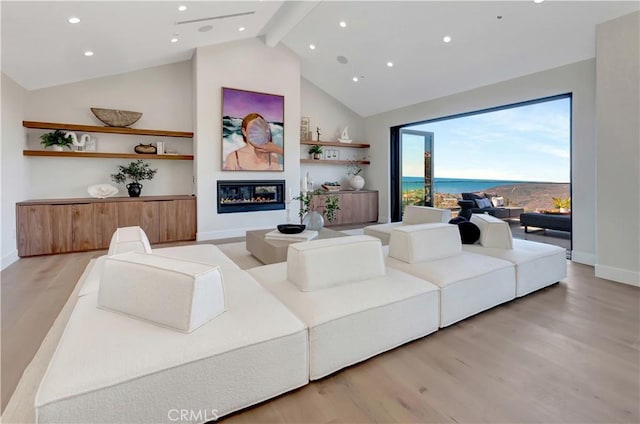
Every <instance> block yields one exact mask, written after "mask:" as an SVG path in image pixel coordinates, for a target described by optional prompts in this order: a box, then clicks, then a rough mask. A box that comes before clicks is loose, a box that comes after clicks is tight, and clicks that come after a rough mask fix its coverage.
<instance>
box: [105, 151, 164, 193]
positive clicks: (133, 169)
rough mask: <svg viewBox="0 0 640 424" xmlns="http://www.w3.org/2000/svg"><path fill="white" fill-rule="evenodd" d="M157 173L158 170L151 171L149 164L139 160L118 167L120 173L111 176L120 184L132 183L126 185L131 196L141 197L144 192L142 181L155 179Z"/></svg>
mask: <svg viewBox="0 0 640 424" xmlns="http://www.w3.org/2000/svg"><path fill="white" fill-rule="evenodd" d="M156 172H158V170H157V169H151V167H150V166H149V164H148V163H146V162H145V161H143V160H142V159H138V160H137V161H135V162H131V163H130V164H129V165H127V166H122V165H118V172H117V173H116V174H111V179H112V180H113V181H115V182H116V183H119V184H124V183H126V182H127V181H131V183H129V184H127V185H126V187H127V190H128V191H129V196H130V197H140V193H141V192H142V184H140V181H143V180H151V179H153V177H154V176H155V175H156Z"/></svg>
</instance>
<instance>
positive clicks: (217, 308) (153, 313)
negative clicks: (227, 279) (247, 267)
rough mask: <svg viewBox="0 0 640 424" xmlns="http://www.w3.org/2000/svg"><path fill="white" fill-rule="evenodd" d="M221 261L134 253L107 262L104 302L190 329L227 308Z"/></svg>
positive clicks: (101, 298) (102, 289)
mask: <svg viewBox="0 0 640 424" xmlns="http://www.w3.org/2000/svg"><path fill="white" fill-rule="evenodd" d="M222 278H223V276H222V271H221V270H220V267H218V266H211V265H205V264H201V263H198V262H189V261H185V260H183V259H173V258H169V257H167V256H160V255H156V254H147V253H136V252H128V253H123V254H121V255H113V256H109V257H108V258H107V259H106V260H105V263H104V268H103V270H102V277H101V279H100V289H99V291H98V306H99V307H100V308H103V309H108V310H111V311H114V312H120V313H123V314H126V315H129V316H132V317H135V318H139V319H143V320H147V321H149V322H151V323H154V324H157V325H162V326H165V327H169V328H172V329H175V330H178V331H184V332H186V333H190V332H192V331H193V330H195V329H196V328H198V327H200V326H201V325H203V324H205V323H206V322H208V321H210V320H212V319H214V318H215V317H217V316H218V315H220V314H221V313H223V312H224V310H225V306H224V290H223V288H222Z"/></svg>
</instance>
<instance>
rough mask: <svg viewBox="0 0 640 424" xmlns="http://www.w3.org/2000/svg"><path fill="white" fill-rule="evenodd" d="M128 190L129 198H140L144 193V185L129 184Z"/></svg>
mask: <svg viewBox="0 0 640 424" xmlns="http://www.w3.org/2000/svg"><path fill="white" fill-rule="evenodd" d="M127 190H129V197H140V193H141V192H142V184H140V183H130V184H127Z"/></svg>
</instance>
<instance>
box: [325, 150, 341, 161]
mask: <svg viewBox="0 0 640 424" xmlns="http://www.w3.org/2000/svg"><path fill="white" fill-rule="evenodd" d="M324 159H325V160H340V151H339V150H338V149H324Z"/></svg>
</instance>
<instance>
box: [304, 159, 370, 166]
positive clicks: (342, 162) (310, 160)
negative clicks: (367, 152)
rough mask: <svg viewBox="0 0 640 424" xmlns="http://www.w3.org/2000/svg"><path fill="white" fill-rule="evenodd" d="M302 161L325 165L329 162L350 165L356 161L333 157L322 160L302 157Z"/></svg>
mask: <svg viewBox="0 0 640 424" xmlns="http://www.w3.org/2000/svg"><path fill="white" fill-rule="evenodd" d="M300 163H316V164H318V165H325V164H329V165H349V164H350V163H354V161H352V160H332V159H320V160H315V159H300ZM355 163H357V164H358V165H369V164H370V163H371V162H369V161H368V160H359V161H356V162H355Z"/></svg>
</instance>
